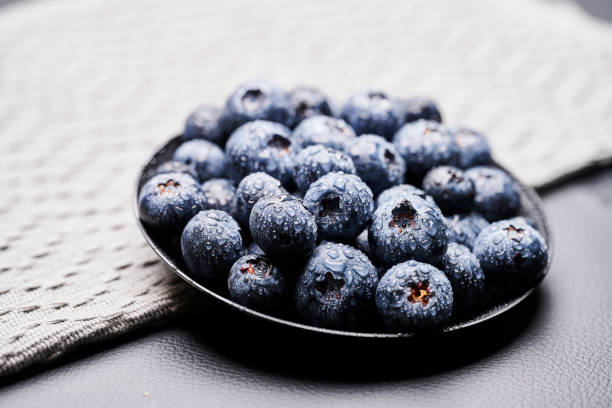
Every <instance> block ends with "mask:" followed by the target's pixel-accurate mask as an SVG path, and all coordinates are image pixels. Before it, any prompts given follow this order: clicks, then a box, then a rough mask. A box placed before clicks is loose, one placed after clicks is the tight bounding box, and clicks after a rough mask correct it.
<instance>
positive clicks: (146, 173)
mask: <svg viewBox="0 0 612 408" xmlns="http://www.w3.org/2000/svg"><path fill="white" fill-rule="evenodd" d="M179 144H180V140H179V137H178V136H177V137H175V138H173V139H171V140H170V141H168V142H167V143H166V144H165V145H163V146H162V147H161V148H160V149H159V150H158V151H157V152H156V153H155V154H154V155H153V157H151V159H150V160H149V161H148V162H147V163H146V164H145V166H144V167H143V169H142V170H141V172H140V174H139V176H138V179H137V181H136V185H135V191H134V198H133V200H132V203H133V209H134V214H135V216H136V222H137V223H138V227H139V228H140V231H142V234H143V235H144V237H145V239H146V240H147V242H148V243H149V245H150V246H151V248H153V250H154V251H155V252H156V253H157V255H159V257H160V258H161V259H162V260H163V261H164V262H165V263H166V264H167V265H168V266H169V267H170V268H171V269H172V270H173V271H174V272H175V273H176V274H177V275H178V276H180V277H181V278H182V279H183V280H185V281H186V282H187V283H189V284H190V285H191V286H193V287H195V288H196V289H198V290H199V291H201V292H203V293H204V294H206V295H208V296H212V297H213V298H215V299H217V300H219V301H220V302H222V303H224V304H226V305H228V306H230V307H233V308H235V309H238V310H239V311H242V312H244V313H246V314H248V315H251V316H254V317H257V318H260V319H265V320H268V321H270V322H273V323H277V324H280V325H284V326H290V327H293V328H295V329H298V330H308V331H314V332H319V333H324V334H330V335H336V336H350V337H370V338H398V337H411V336H416V335H418V334H415V333H393V332H386V331H385V329H384V327H382V325H381V326H377V327H372V331H367V332H354V331H343V330H331V329H325V328H321V327H315V326H310V325H307V324H303V323H299V320H298V317H297V316H294V315H287V316H283V317H282V318H281V317H275V316H271V315H268V314H264V313H260V312H257V311H255V310H251V309H249V308H247V307H244V306H242V305H239V304H238V303H236V302H233V301H231V300H230V299H229V298H227V294H226V289H224V288H217V289H211V288H208V287H206V286H204V285H202V284H201V283H199V282H197V281H196V280H194V279H193V278H192V277H191V276H190V274H189V271H188V270H187V268H186V267H185V264H184V263H183V259H182V256H181V254H180V248H178V246H177V243H176V241H177V240H176V239H175V240H172V239H168V237H163V236H159V234H155V231H153V230H151V229H150V228H148V227H147V226H146V225H144V224H143V223H142V222H141V221H140V218H139V217H138V192H139V191H140V187H141V186H142V185H143V184H144V183H145V182H146V181H147V180H148V178H149V177H150V176H151V175H152V173H153V171H154V170H155V168H156V167H157V166H159V165H160V164H161V163H163V162H165V161H168V160H169V159H170V158H171V156H172V153H173V152H174V150H175V149H176V148H177V146H178V145H179ZM499 167H501V166H499ZM517 184H518V185H519V187H520V190H521V207H522V208H521V215H525V216H528V217H530V218H531V219H532V220H533V221H534V222H535V224H536V226H537V229H538V230H539V231H540V233H541V234H542V236H543V237H544V239H545V240H546V244H547V245H548V251H549V257H548V264H547V265H546V268H545V271H544V275H543V276H544V277H545V276H546V274H547V273H548V269H549V268H550V263H551V260H552V256H553V242H552V237H551V232H550V227H549V225H548V222H547V220H546V217H545V215H544V211H543V209H542V201H541V199H540V197H539V196H538V195H537V193H536V192H535V190H534V189H533V188H531V187H527V186H525V185H523V184H521V183H520V182H517ZM538 284H539V282H538ZM535 286H537V284H536V285H535ZM535 286H533V287H531V288H527V289H526V290H525V291H524V292H522V293H518V294H515V295H513V296H511V297H506V298H505V299H502V300H500V299H499V298H495V299H496V300H495V301H493V300H489V301H487V302H486V306H484V307H483V308H481V310H480V311H479V312H478V313H477V314H474V315H473V316H471V317H468V318H464V319H461V320H453V321H452V322H451V324H450V325H449V326H447V327H445V328H443V329H441V330H440V333H446V332H451V331H455V330H459V329H463V328H467V327H470V326H473V325H476V324H478V323H482V322H484V321H487V320H489V319H492V318H494V317H496V316H498V315H500V314H502V313H504V312H506V311H508V310H510V309H512V308H513V307H514V306H516V305H518V304H519V303H520V302H522V301H523V300H524V299H525V298H527V297H528V296H529V295H530V294H531V292H533V290H534V289H535Z"/></svg>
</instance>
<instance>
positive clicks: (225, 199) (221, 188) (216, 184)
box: [202, 179, 236, 214]
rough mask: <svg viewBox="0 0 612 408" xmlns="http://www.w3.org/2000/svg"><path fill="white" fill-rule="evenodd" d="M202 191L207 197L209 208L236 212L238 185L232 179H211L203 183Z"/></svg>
mask: <svg viewBox="0 0 612 408" xmlns="http://www.w3.org/2000/svg"><path fill="white" fill-rule="evenodd" d="M202 191H203V192H204V197H206V208H207V209H210V210H221V211H225V212H226V213H228V214H234V213H235V206H236V203H235V200H234V199H235V197H236V187H234V183H233V182H232V181H231V180H229V179H210V180H208V181H205V182H204V183H203V184H202Z"/></svg>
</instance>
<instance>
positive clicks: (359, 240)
mask: <svg viewBox="0 0 612 408" xmlns="http://www.w3.org/2000/svg"><path fill="white" fill-rule="evenodd" d="M353 246H354V247H355V248H357V249H358V250H360V251H361V252H363V253H364V254H366V255H367V256H368V257H369V256H370V243H369V242H368V229H367V228H365V229H364V230H363V231H361V232H360V233H359V235H357V237H355V240H354V241H353Z"/></svg>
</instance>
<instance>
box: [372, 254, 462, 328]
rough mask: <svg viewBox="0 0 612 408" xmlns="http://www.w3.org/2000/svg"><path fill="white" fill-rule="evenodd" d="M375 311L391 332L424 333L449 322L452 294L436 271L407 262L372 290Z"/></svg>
mask: <svg viewBox="0 0 612 408" xmlns="http://www.w3.org/2000/svg"><path fill="white" fill-rule="evenodd" d="M376 307H377V309H378V314H379V315H380V317H381V318H382V320H383V322H384V323H385V325H386V326H387V327H389V328H390V329H392V330H398V331H399V330H401V331H407V332H419V331H428V330H432V329H436V328H440V327H443V326H444V325H446V324H447V323H448V322H449V320H450V317H451V315H452V311H453V290H452V287H451V284H450V282H449V280H448V278H447V277H446V276H445V275H444V273H443V272H442V271H440V270H439V269H438V268H436V267H434V266H432V265H429V264H426V263H422V262H417V261H414V260H410V261H406V262H403V263H400V264H398V265H395V266H394V267H392V268H391V269H389V270H388V271H387V273H385V274H384V275H383V277H382V278H381V280H380V283H379V284H378V288H376Z"/></svg>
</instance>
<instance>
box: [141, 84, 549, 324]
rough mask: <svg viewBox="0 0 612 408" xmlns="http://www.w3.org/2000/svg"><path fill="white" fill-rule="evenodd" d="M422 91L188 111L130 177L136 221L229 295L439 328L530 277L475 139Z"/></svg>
mask: <svg viewBox="0 0 612 408" xmlns="http://www.w3.org/2000/svg"><path fill="white" fill-rule="evenodd" d="M441 122H442V117H441V115H440V112H439V110H438V108H437V107H436V105H435V104H434V103H433V102H431V101H429V100H426V99H420V98H413V99H398V98H394V97H391V96H389V95H387V94H386V93H384V92H378V91H365V92H358V93H356V94H354V95H353V96H351V97H350V98H349V99H348V100H347V101H346V103H345V104H344V106H343V107H342V109H341V110H340V112H339V114H338V115H335V114H334V110H333V109H332V105H331V103H330V101H329V99H328V98H327V97H326V96H325V95H324V94H322V93H321V92H320V91H318V90H317V89H313V88H307V87H301V88H297V89H294V90H293V91H291V92H285V91H284V90H283V89H281V88H280V87H279V86H277V85H276V84H274V83H272V82H268V81H251V82H248V83H245V84H243V85H242V86H240V87H239V88H238V89H237V90H236V91H235V92H234V93H233V94H232V95H231V96H230V97H229V99H228V100H227V103H226V105H225V107H224V108H223V109H217V108H215V107H211V106H201V107H199V108H198V109H197V110H196V111H195V112H193V113H192V114H191V115H190V116H189V117H188V118H187V122H186V125H185V131H184V133H183V135H182V136H181V138H182V144H181V145H180V146H179V147H178V148H177V149H176V151H175V152H174V154H173V156H172V160H171V161H169V162H166V163H163V164H162V165H160V166H159V167H158V168H157V169H156V170H155V171H154V174H152V176H151V177H150V179H149V180H148V181H147V182H146V183H145V184H144V185H143V186H142V188H141V191H140V194H139V198H138V204H139V211H140V218H141V220H142V222H143V223H145V224H147V225H148V227H149V228H151V229H152V230H154V231H156V233H158V234H162V235H164V236H168V237H180V251H181V253H182V256H183V259H184V262H185V264H186V266H187V268H188V269H189V271H190V274H191V275H192V276H193V277H194V278H195V279H196V280H198V281H199V282H201V283H202V284H204V285H206V286H208V287H210V288H214V289H215V290H217V291H219V292H220V293H223V294H225V295H226V296H229V298H230V299H231V300H233V301H235V302H237V303H240V304H242V305H244V306H247V307H249V308H252V309H254V310H258V311H262V312H265V313H269V314H273V315H277V316H292V315H293V313H296V315H297V316H299V319H301V320H302V321H304V322H306V323H308V324H312V325H316V326H320V327H328V328H336V329H349V330H356V329H363V328H368V327H370V328H372V327H377V325H380V324H381V323H382V324H384V325H385V326H386V327H387V329H388V330H396V331H408V332H414V331H427V330H437V329H440V328H443V327H444V326H445V325H448V324H449V323H450V322H451V319H454V320H458V319H462V318H465V317H469V316H470V315H473V314H475V313H477V312H478V311H479V310H481V309H482V307H483V303H484V302H485V300H486V299H487V298H490V297H491V294H492V293H493V294H495V296H504V295H507V294H511V293H516V291H521V290H525V289H526V288H528V287H531V286H533V285H534V284H536V283H537V282H538V281H539V280H540V279H541V278H542V276H543V274H544V270H545V266H546V264H547V261H548V253H547V247H546V243H545V240H544V239H543V237H542V235H540V233H539V232H538V231H537V230H536V228H535V227H534V225H533V223H532V222H531V220H529V219H528V218H525V217H521V216H518V214H519V211H520V205H521V203H520V193H519V189H518V187H517V185H516V183H515V181H514V180H513V179H512V178H511V177H510V176H509V175H508V174H507V173H506V172H505V171H503V170H501V169H499V168H497V167H495V166H493V165H492V162H491V152H490V148H489V146H488V144H487V141H486V140H485V138H484V137H483V135H481V134H480V133H478V132H476V131H474V130H471V129H468V128H463V127H459V128H449V127H447V126H445V125H443V124H442V123H441Z"/></svg>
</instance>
